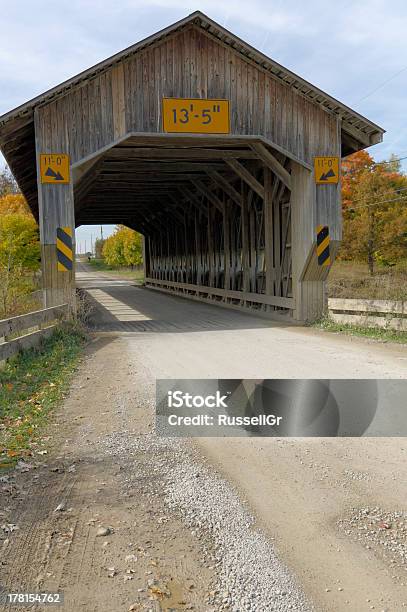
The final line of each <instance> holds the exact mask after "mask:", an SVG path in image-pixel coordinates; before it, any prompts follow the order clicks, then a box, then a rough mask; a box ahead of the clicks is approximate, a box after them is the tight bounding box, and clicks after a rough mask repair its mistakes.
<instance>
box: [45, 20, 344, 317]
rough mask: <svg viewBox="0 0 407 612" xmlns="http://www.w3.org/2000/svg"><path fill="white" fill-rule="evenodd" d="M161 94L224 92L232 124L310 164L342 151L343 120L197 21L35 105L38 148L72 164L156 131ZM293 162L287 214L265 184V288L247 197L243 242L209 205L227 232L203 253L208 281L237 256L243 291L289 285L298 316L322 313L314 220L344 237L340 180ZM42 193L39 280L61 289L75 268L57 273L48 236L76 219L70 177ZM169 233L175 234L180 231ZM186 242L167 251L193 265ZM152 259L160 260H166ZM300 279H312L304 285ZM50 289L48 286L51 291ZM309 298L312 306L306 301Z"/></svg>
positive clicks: (232, 269) (227, 279) (229, 269)
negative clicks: (324, 179) (43, 260)
mask: <svg viewBox="0 0 407 612" xmlns="http://www.w3.org/2000/svg"><path fill="white" fill-rule="evenodd" d="M163 97H186V98H188V97H189V98H194V97H197V98H226V99H228V100H229V101H230V109H231V134H233V135H243V136H250V135H253V136H256V135H257V136H258V135H260V136H263V137H265V138H267V139H268V140H269V141H271V142H272V143H275V144H276V145H278V146H279V147H282V148H284V149H285V150H287V151H289V152H290V153H291V154H292V155H294V156H296V157H297V158H298V159H300V160H302V161H304V162H306V163H307V164H309V165H312V164H313V157H314V156H316V155H338V156H339V155H340V125H339V119H338V118H337V117H336V116H335V115H334V114H333V113H331V112H328V111H326V110H324V109H323V108H322V107H321V106H319V105H318V104H317V103H314V102H312V101H310V100H308V99H306V98H305V97H304V96H303V95H302V94H300V93H298V92H297V91H296V90H294V89H293V88H291V87H290V86H289V85H285V84H284V83H281V82H279V81H277V80H276V79H275V78H273V76H271V75H270V74H269V73H267V72H266V70H263V69H262V68H260V67H258V66H257V65H255V64H254V63H253V62H251V61H250V60H248V59H247V58H243V57H242V56H240V55H239V53H238V52H237V51H235V50H233V49H232V48H231V47H230V46H227V45H224V44H223V43H221V42H220V41H219V40H215V39H214V38H213V37H212V36H211V35H210V34H208V33H205V32H204V31H202V30H200V29H198V28H197V27H195V26H188V27H187V28H186V29H185V30H183V31H181V32H177V33H174V34H172V35H170V36H168V37H167V38H166V39H165V40H163V41H161V42H158V43H155V44H153V45H152V46H151V47H148V48H146V49H144V50H141V51H140V52H138V53H137V54H135V55H134V56H132V57H130V58H127V59H124V60H122V61H120V62H119V63H118V64H116V65H115V66H113V67H111V68H109V69H107V70H106V71H104V72H103V73H100V74H99V75H98V76H96V77H94V78H92V79H91V80H87V81H84V82H83V83H82V84H81V85H78V86H76V87H74V88H73V89H72V90H71V91H70V92H69V93H66V94H65V95H64V96H63V97H61V98H59V99H57V100H55V101H53V102H50V103H48V104H46V105H44V106H42V107H38V108H37V109H36V111H35V130H36V149H37V154H39V153H40V152H58V151H62V152H67V153H69V154H70V156H71V163H73V164H74V163H76V162H79V161H81V160H83V159H85V158H87V157H88V156H91V155H92V154H94V153H95V152H97V151H98V150H100V149H101V148H103V147H108V146H110V145H111V144H112V143H114V142H115V141H116V140H118V139H120V138H122V137H123V136H124V135H125V134H126V133H130V132H132V133H149V134H157V133H160V132H162V125H161V103H162V98H163ZM291 168H292V173H293V174H292V176H293V181H294V185H293V196H292V197H293V204H292V206H293V213H292V216H291V212H290V207H289V206H288V202H283V201H282V202H279V199H278V197H277V194H276V193H275V194H273V195H272V196H271V184H270V180H268V182H267V181H266V185H265V188H266V187H267V185H268V187H267V189H268V191H269V193H268V195H267V194H266V200H267V197H268V198H269V201H268V202H266V206H265V225H264V227H265V228H267V229H266V232H267V235H266V237H265V245H266V247H265V251H264V254H263V252H262V251H261V250H258V255H256V258H257V260H259V257H261V258H262V257H263V256H264V258H265V260H267V261H266V262H265V265H264V266H263V268H264V269H265V273H266V277H265V282H266V287H265V288H262V289H259V288H258V285H259V276H258V270H259V268H257V272H256V268H255V266H254V264H253V260H254V251H253V254H252V255H249V252H248V251H247V249H248V248H249V249H252V250H253V245H254V244H255V241H254V239H249V237H248V236H249V232H251V234H252V236H254V234H255V220H254V215H255V209H254V208H253V207H252V208H251V209H250V210H249V208H248V207H243V214H242V217H241V227H242V228H243V230H240V231H241V238H240V240H241V244H240V243H239V245H237V246H236V245H233V242H234V241H235V242H236V240H238V238H237V236H238V234H237V230H236V227H235V226H234V225H233V223H234V217H233V216H231V217H230V218H227V217H226V215H225V214H224V215H223V217H224V218H223V222H222V221H221V216H220V215H219V212H216V211H214V209H213V208H211V207H209V208H208V228H210V227H211V226H212V224H213V223H214V217H213V215H215V216H218V217H219V223H223V225H224V230H226V232H225V231H224V236H226V239H225V238H224V237H223V238H222V240H223V242H222V244H221V243H219V241H218V243H216V239H217V238H216V235H212V233H211V232H209V231H208V234H207V238H206V240H207V245H206V247H204V250H206V251H207V255H208V259H207V273H208V281H207V283H208V284H209V286H215V287H216V286H217V285H216V283H217V282H218V281H217V280H216V274H217V273H219V270H222V269H223V272H222V274H223V276H224V284H225V288H228V287H229V285H230V284H233V282H235V281H234V279H235V278H236V277H237V274H238V272H237V268H238V267H239V266H241V265H242V264H243V271H242V273H241V276H242V279H241V285H239V289H240V290H243V291H245V292H246V293H247V292H248V290H249V288H250V287H251V286H253V287H257V289H256V290H257V292H259V293H261V292H262V291H265V292H266V293H267V294H268V295H273V294H274V295H276V296H280V297H284V296H285V297H287V296H291V295H293V297H295V298H296V303H297V310H298V309H299V310H298V312H297V315H298V316H297V318H301V319H302V318H310V317H308V316H307V313H309V312H311V311H313V312H315V313H316V314H318V313H319V312H320V310H321V304H322V302H323V298H322V292H323V286H322V283H321V281H322V280H323V273H322V271H321V269H320V268H318V267H315V266H313V265H312V264H313V260H312V257H310V254H311V255H312V252H313V249H314V239H315V228H316V226H317V225H318V224H327V225H329V227H330V230H331V238H332V240H333V241H336V242H337V241H339V240H340V238H341V227H340V197H339V194H340V188H339V185H324V186H315V184H314V181H313V176H312V173H311V172H310V171H309V170H305V169H303V168H302V167H300V166H299V165H298V164H296V163H295V162H293V163H292V165H291ZM90 176H91V174H90ZM280 196H281V194H280ZM270 198H271V199H270ZM39 201H40V220H41V241H42V244H43V245H44V246H43V252H45V251H47V250H48V252H49V255H47V259H48V263H47V264H44V266H43V270H44V279H45V286H46V287H47V283H48V285H49V286H50V287H53V289H57V288H58V289H59V290H58V299H60V294H61V292H62V294H65V287H64V286H65V284H66V283H67V281H68V285H69V283H71V277H69V276H65V277H64V276H63V275H61V274H56V272H55V259H54V258H55V254H54V249H53V245H54V244H55V240H56V234H55V232H56V227H57V226H64V225H67V226H70V227H72V228H74V227H75V219H74V195H73V186H72V183H71V184H70V185H55V186H54V185H39ZM239 215H240V213H239ZM212 217H213V218H212ZM95 221H96V219H95ZM291 234H292V240H291V237H290V236H291ZM174 236H175V240H178V238H177V234H176V233H175V234H174ZM174 236H173V237H174ZM283 238H284V244H283V243H282V242H281V240H283ZM214 240H215V242H214ZM197 241H198V240H197V239H196V242H197ZM229 242H230V243H231V244H230V245H229V244H228V243H229ZM257 242H258V241H257ZM157 244H158V243H157V241H156V243H155V246H154V244H153V243H151V244H149V249H150V253H151V256H152V258H153V259H154V258H155V259H157V257H158V254H157ZM224 244H225V245H226V257H225V255H224ZM236 244H237V243H236ZM47 245H50V248H48V246H47ZM160 248H161V247H160ZM194 248H195V250H198V251H199V249H201V246H199V245H197V244H196V245H195V247H194ZM229 248H230V249H231V250H230V252H227V251H228V250H229ZM154 249H155V250H154ZM239 249H241V250H242V252H243V255H242V258H241V261H238V260H237V259H236V257H237V253H238V252H239ZM291 250H292V253H293V255H292V257H291ZM190 251H191V248H190V246H188V248H186V249H185V252H184V254H183V255H182V257H181V256H180V255H179V247H178V243H177V242H176V243H175V247H174V253H173V254H174V255H179V257H178V259H179V266H180V269H187V268H188V267H189V266H188V261H190V260H191V254H190ZM217 253H218V255H216V254H217ZM259 253H260V255H259ZM216 257H217V259H216ZM183 258H184V259H183ZM222 258H223V263H222ZM291 259H292V260H293V263H292V265H291ZM225 260H229V261H230V266H227V265H226V266H225V265H224V261H225ZM198 263H199V262H195V264H191V266H192V265H196V266H197V269H196V271H195V270H194V275H195V278H196V279H197V280H195V282H197V283H198V284H199V282H200V281H199V278H200V276H202V274H203V270H202V265H203V263H202V262H201V264H200V265H198ZM257 263H258V265H263V264H262V263H261V262H260V263H259V261H258V262H257ZM157 265H158V269H159V270H162V262H160V263H159V264H157ZM177 265H178V264H177ZM200 266H201V268H200ZM307 266H308V267H307ZM191 269H192V268H191ZM291 269H292V282H291ZM152 273H153V270H152ZM324 273H325V272H324ZM160 274H161V272H160ZM256 274H257V276H256ZM48 277H49V278H48ZM261 278H262V277H261ZM303 282H304V283H305V282H307V283H310V284H307V285H305V284H304V285H301V287H300V285H299V284H300V283H303ZM311 283H315V284H311ZM204 284H206V283H204ZM296 284H298V287H297V285H296ZM294 285H295V286H294ZM231 289H233V287H231ZM55 295H56V294H55V292H54V297H53V298H52V300H54V299H55ZM66 299H68V298H66ZM313 302H315V308H314V307H313V306H312V307H311V306H308V303H313ZM301 304H305V306H304V307H303V306H301ZM300 311H301V312H300Z"/></svg>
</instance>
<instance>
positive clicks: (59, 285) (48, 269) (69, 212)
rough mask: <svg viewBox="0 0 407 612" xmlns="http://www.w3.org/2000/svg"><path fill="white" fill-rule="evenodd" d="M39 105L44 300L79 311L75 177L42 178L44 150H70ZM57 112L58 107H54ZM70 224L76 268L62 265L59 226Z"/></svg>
mask: <svg viewBox="0 0 407 612" xmlns="http://www.w3.org/2000/svg"><path fill="white" fill-rule="evenodd" d="M40 112H41V109H40V110H38V109H36V111H35V115H34V122H35V140H36V155H37V186H38V204H39V220H40V241H41V265H42V288H43V295H44V299H43V303H44V307H45V308H50V307H52V306H58V305H60V304H64V303H67V304H69V308H70V310H71V311H75V307H76V302H75V212H74V196H73V186H72V181H71V182H70V183H68V184H65V183H64V184H61V183H59V184H56V183H45V184H43V183H42V182H41V177H40V175H39V158H40V154H41V153H69V150H68V147H67V143H66V142H65V139H61V140H58V138H57V137H58V135H57V134H56V133H55V132H54V130H53V129H52V121H51V118H50V119H48V120H45V119H44V117H41V116H40V115H39V113H40ZM54 112H55V111H54ZM64 227H65V228H69V229H70V231H71V233H72V250H73V261H72V269H71V270H69V271H61V270H59V269H58V265H57V264H58V257H57V246H56V244H57V228H64Z"/></svg>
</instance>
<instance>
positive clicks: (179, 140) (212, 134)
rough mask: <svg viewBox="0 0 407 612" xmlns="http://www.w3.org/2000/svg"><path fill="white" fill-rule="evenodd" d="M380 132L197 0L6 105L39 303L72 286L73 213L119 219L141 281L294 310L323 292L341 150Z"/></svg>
mask: <svg viewBox="0 0 407 612" xmlns="http://www.w3.org/2000/svg"><path fill="white" fill-rule="evenodd" d="M382 136H383V129H382V128H380V127H378V126H377V125H375V124H374V123H372V122H371V121H369V120H368V119H366V118H364V117H362V116H361V115H359V114H358V113H356V112H354V111H353V110H351V109H350V108H348V107H347V106H345V105H344V104H342V103H340V102H338V101H337V100H335V99H334V98H332V97H330V96H329V95H327V94H325V93H324V92H322V91H321V90H319V89H318V88H316V87H314V86H313V85H311V84H310V83H307V82H306V81H304V80H303V79H301V78H300V77H298V76H296V75H295V74H293V73H292V72H290V71H289V70H287V69H285V68H284V67H282V66H281V65H279V64H277V63H276V62H275V61H273V60H272V59H270V58H268V57H266V56H265V55H263V54H262V53H260V52H259V51H257V50H256V49H254V48H252V47H251V46H250V45H248V44H247V43H245V42H243V41H242V40H240V39H239V38H238V37H236V36H235V35H234V34H232V33H230V32H228V31H227V30H225V29H224V28H223V27H221V26H220V25H218V24H217V23H215V22H214V21H212V20H211V19H209V18H208V17H207V16H205V15H203V14H202V13H200V12H196V13H193V14H192V15H190V16H188V17H187V18H185V19H183V20H181V21H179V22H177V23H175V24H173V25H171V26H170V27H168V28H166V29H164V30H162V31H160V32H158V33H156V34H154V35H153V36H150V37H149V38H147V39H145V40H143V41H141V42H140V43H137V44H135V45H133V46H131V47H129V48H128V49H125V50H124V51H122V52H120V53H118V54H117V55H114V56H113V57H111V58H109V59H108V60H106V61H104V62H102V63H100V64H98V65H96V66H94V67H93V68H90V69H89V70H86V71H85V72H83V73H81V74H79V75H78V76H76V77H74V78H72V79H70V80H68V81H66V82H64V83H62V84H61V85H59V86H57V87H55V88H54V89H52V90H50V91H47V92H45V93H44V94H42V95H40V96H38V97H37V98H35V99H33V100H31V101H30V102H28V103H26V104H24V105H22V106H20V107H18V108H17V109H15V110H13V111H11V112H9V113H7V114H6V115H3V116H2V117H0V145H1V150H2V152H3V154H4V156H5V158H6V160H7V162H8V164H9V165H10V168H11V170H12V172H13V174H14V176H15V177H16V179H17V182H18V184H19V186H20V188H21V190H22V192H23V193H24V195H25V197H26V198H27V201H28V203H29V205H30V207H31V210H32V212H33V214H34V215H35V217H36V219H37V220H38V222H39V225H40V235H41V244H42V271H43V272H42V274H43V276H42V277H43V287H44V298H45V304H44V306H52V305H56V304H58V303H62V302H64V301H66V299H67V294H72V291H73V288H74V282H75V278H74V267H75V265H74V261H73V262H72V263H71V260H72V259H73V260H74V257H72V256H71V255H70V252H71V250H70V243H71V242H72V243H73V246H72V248H73V252H74V242H75V237H74V230H75V227H78V226H79V225H82V224H103V223H120V224H124V225H127V226H128V227H131V228H134V229H136V230H138V231H139V232H141V233H142V234H143V236H144V255H145V260H144V261H145V273H146V285H147V286H149V287H155V288H159V289H161V290H165V291H171V292H177V293H181V294H182V295H184V296H190V297H194V298H195V299H196V298H198V299H203V300H211V301H213V302H219V303H221V304H223V305H230V306H232V307H238V308H250V309H254V310H257V311H262V312H264V313H269V314H271V316H273V314H274V315H278V316H285V317H289V318H292V319H294V320H298V321H302V320H312V319H314V318H315V317H317V316H318V315H319V314H320V313H321V311H322V309H323V306H324V281H325V280H326V278H327V275H328V273H329V269H330V264H331V263H332V261H333V259H334V257H335V253H336V251H337V249H338V246H339V243H340V240H341V199H340V180H339V178H340V177H339V174H340V158H341V157H343V156H345V155H348V154H350V153H352V152H354V151H357V150H360V149H363V148H365V147H368V146H370V145H372V144H375V143H377V142H380V141H381V140H382Z"/></svg>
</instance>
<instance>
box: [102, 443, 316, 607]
mask: <svg viewBox="0 0 407 612" xmlns="http://www.w3.org/2000/svg"><path fill="white" fill-rule="evenodd" d="M107 452H110V453H111V454H119V455H121V454H123V453H125V454H126V456H127V457H131V456H132V455H133V456H135V457H137V455H139V454H140V453H147V454H148V455H149V457H151V463H150V464H149V471H150V475H151V477H152V478H151V481H152V503H153V496H154V495H157V493H158V492H159V493H160V494H161V495H164V501H165V505H166V507H167V509H168V512H175V513H176V514H177V516H179V517H180V518H181V519H182V520H183V522H184V524H186V526H187V527H188V528H189V530H190V532H191V533H192V535H193V536H194V537H196V538H197V539H198V540H199V541H200V544H201V549H202V563H203V564H204V565H206V566H207V567H209V568H210V569H212V570H214V573H215V575H216V576H217V582H216V584H212V585H208V595H207V601H206V602H202V604H203V607H202V609H203V610H207V611H213V612H214V611H221V610H231V611H233V612H238V611H240V612H241V611H250V612H256V611H259V612H260V611H261V612H266V611H267V612H268V611H270V612H273V611H276V612H287V611H290V610H295V611H298V612H308V611H310V610H313V609H314V608H313V607H312V606H311V605H310V604H309V603H308V602H307V601H306V598H305V596H304V594H303V593H302V592H301V589H300V588H299V586H298V585H297V584H296V582H295V581H294V579H293V578H292V576H291V575H290V573H289V571H288V570H287V568H286V567H285V566H284V565H283V563H282V562H281V561H280V560H279V558H278V557H277V555H276V554H275V552H274V550H273V546H272V544H271V543H270V540H268V539H267V538H266V536H265V535H264V534H263V533H262V532H261V531H260V530H258V529H257V528H256V526H255V521H254V518H253V517H252V516H251V515H250V514H249V512H247V510H246V509H245V508H244V505H243V504H242V502H241V501H240V498H239V496H238V494H237V492H236V491H234V490H233V488H232V487H231V485H230V484H229V483H227V482H226V481H225V480H224V479H223V478H221V477H220V476H219V475H217V474H216V473H215V471H214V469H213V467H210V466H208V465H206V464H205V459H203V458H202V457H200V456H199V455H198V453H197V451H195V450H193V449H192V447H190V445H189V444H188V442H187V441H185V440H179V439H174V438H171V439H166V438H158V437H157V436H156V435H155V434H154V433H148V434H145V435H143V436H138V437H136V438H133V437H131V436H129V435H128V434H127V432H118V433H117V434H114V435H112V436H110V438H109V440H108V442H107ZM139 476H140V475H137V474H136V475H135V474H134V473H132V470H129V474H128V475H126V479H127V486H131V482H132V479H133V478H139ZM145 476H148V475H147V474H145ZM134 484H135V485H136V481H135V482H134Z"/></svg>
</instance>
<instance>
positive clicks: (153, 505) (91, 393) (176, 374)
mask: <svg viewBox="0 0 407 612" xmlns="http://www.w3.org/2000/svg"><path fill="white" fill-rule="evenodd" d="M82 282H83V283H85V284H86V285H87V286H88V287H89V289H90V291H91V292H92V295H93V298H94V299H95V300H96V301H97V304H98V307H97V311H96V312H95V313H94V323H96V324H97V326H98V333H97V335H96V336H95V338H94V340H93V342H92V343H91V344H90V345H89V347H88V349H87V355H86V358H85V359H84V362H83V364H82V366H81V368H80V371H79V373H78V375H77V376H76V378H75V381H74V384H73V386H72V390H71V393H70V394H69V396H68V397H67V398H66V400H65V402H64V405H63V406H62V407H61V410H60V411H59V412H58V414H57V415H56V417H55V422H54V423H53V424H52V426H51V427H50V431H49V432H48V433H47V438H48V441H47V442H46V444H47V445H48V454H47V455H40V454H39V455H38V456H35V457H34V458H33V460H32V461H31V462H30V464H29V465H24V464H22V465H20V466H19V469H18V470H17V471H16V472H15V473H14V474H11V475H6V477H4V476H2V479H1V480H0V518H1V521H0V527H1V531H0V550H1V559H0V563H1V583H2V584H3V585H5V586H8V587H9V588H11V589H16V588H19V589H23V590H31V591H32V590H38V589H41V590H49V591H52V590H56V589H60V590H63V591H64V592H65V606H64V609H65V610H67V611H68V612H77V610H85V611H88V610H89V611H90V612H102V611H103V612H120V611H121V610H123V611H129V612H130V611H136V610H146V611H147V610H150V611H152V612H158V611H159V610H167V611H168V612H169V611H170V610H172V611H174V610H199V611H205V612H210V611H211V612H217V611H218V610H234V611H238V610H239V611H240V610H250V611H257V610H259V611H260V610H261V611H262V612H263V611H264V612H267V611H268V610H270V611H271V610H275V611H276V612H278V611H280V612H285V611H286V610H295V611H298V612H308V610H319V611H323V612H345V611H347V610H351V611H354V612H363V611H365V610H366V611H367V610H372V609H373V610H381V611H386V612H399V611H400V610H402V609H404V608H405V607H406V602H407V593H406V584H407V573H406V564H405V558H406V539H405V530H406V524H407V520H406V506H405V504H406V499H405V490H406V489H405V486H406V480H407V479H406V476H407V474H406V469H407V468H406V465H407V463H406V456H405V453H406V452H407V447H406V445H405V443H404V439H403V438H398V439H390V438H359V439H324V438H321V439H303V440H300V439H282V438H272V439H271V438H261V439H256V438H222V439H220V438H218V439H217V438H200V439H198V440H194V441H192V440H187V439H171V440H170V439H160V438H157V437H156V436H155V434H154V433H153V431H154V428H153V416H154V390H155V387H154V382H155V378H156V377H163V378H166V377H170V378H189V377H191V378H219V377H224V378H233V377H236V378H241V377H245V378H270V377H277V376H282V377H296V376H298V377H300V376H301V377H305V378H306V377H316V376H320V377H324V376H326V377H328V378H334V377H349V376H353V377H355V376H363V377H365V378H375V377H379V376H380V377H386V376H388V377H390V376H394V377H395V378H403V377H405V376H406V374H407V370H406V368H407V361H406V356H405V348H404V347H395V346H391V345H379V344H376V343H373V342H368V341H362V340H358V339H355V338H342V337H339V336H331V335H329V334H323V333H320V332H315V331H314V330H309V329H308V330H306V329H301V328H293V327H286V328H285V327H282V326H281V325H276V324H269V323H268V322H265V321H264V320H261V319H256V318H254V317H248V316H246V315H240V314H237V313H230V312H228V311H226V310H221V309H218V308H215V307H211V306H206V305H199V304H195V303H190V302H187V301H185V300H181V299H176V298H173V297H168V296H162V295H160V294H157V293H154V292H150V291H146V290H143V289H141V288H136V287H132V286H130V285H129V283H128V282H127V281H123V280H120V281H112V280H111V278H109V277H108V276H107V275H100V274H96V275H95V274H94V273H90V272H86V271H82ZM30 609H33V608H30ZM37 609H40V608H37Z"/></svg>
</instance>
